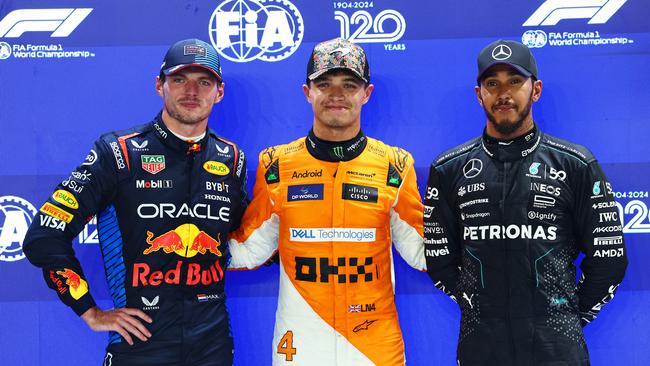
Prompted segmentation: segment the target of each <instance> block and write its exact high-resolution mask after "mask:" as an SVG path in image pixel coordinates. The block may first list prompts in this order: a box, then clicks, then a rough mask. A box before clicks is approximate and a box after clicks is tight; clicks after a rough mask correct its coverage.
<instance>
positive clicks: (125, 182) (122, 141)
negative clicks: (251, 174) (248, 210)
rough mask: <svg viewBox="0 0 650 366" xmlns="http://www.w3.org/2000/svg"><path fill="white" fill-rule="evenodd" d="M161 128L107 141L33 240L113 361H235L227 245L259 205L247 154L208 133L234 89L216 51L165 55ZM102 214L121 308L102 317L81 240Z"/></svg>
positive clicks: (32, 254)
mask: <svg viewBox="0 0 650 366" xmlns="http://www.w3.org/2000/svg"><path fill="white" fill-rule="evenodd" d="M156 91H157V92H158V94H159V95H160V96H161V97H162V99H163V109H162V112H161V113H160V114H159V115H158V116H156V117H155V118H154V119H153V121H151V122H150V123H147V124H144V125H140V126H137V127H133V128H131V129H128V130H125V131H117V132H110V133H107V134H104V135H102V136H101V137H100V138H99V139H98V140H97V141H96V142H95V145H94V147H93V148H92V150H91V151H90V153H89V154H88V156H87V158H86V160H85V161H84V162H83V163H81V165H79V166H78V167H77V168H76V169H75V170H74V171H73V172H72V173H71V175H70V176H69V177H68V178H66V179H65V180H64V181H63V182H61V183H60V184H59V185H58V186H57V187H56V189H55V192H54V193H53V194H52V196H51V197H50V198H49V199H48V200H47V202H45V204H44V205H43V206H42V207H41V209H40V212H39V213H38V215H37V216H38V217H37V218H35V220H34V222H33V224H32V226H31V227H30V229H29V231H28V233H27V236H26V238H25V242H24V249H25V253H26V255H27V257H28V259H29V260H30V262H32V263H33V264H34V265H36V266H38V267H41V268H42V269H43V274H44V277H45V281H46V283H47V285H48V286H49V287H50V288H52V289H54V290H55V291H56V292H57V294H58V296H59V297H60V299H61V300H62V301H63V302H64V303H65V304H66V305H68V306H70V307H71V308H72V310H74V311H75V313H77V314H78V315H79V316H81V318H82V319H83V320H84V321H85V322H86V323H87V324H88V326H89V327H90V328H91V329H93V330H95V331H111V333H110V337H109V345H108V347H107V353H106V356H105V359H104V364H105V365H113V366H115V365H118V366H119V365H193V366H196V365H206V366H207V365H232V358H233V341H232V336H231V334H230V326H229V319H228V313H227V311H226V307H225V302H224V299H225V296H224V292H223V291H224V276H225V272H224V271H225V269H226V267H227V260H228V257H229V253H228V246H227V240H228V235H229V233H230V232H231V231H233V230H234V229H236V228H237V227H238V225H239V220H240V218H241V215H242V213H243V211H244V210H245V207H246V205H247V203H248V198H247V195H246V191H245V180H246V161H245V157H244V153H243V151H241V150H240V149H239V148H238V147H237V145H235V144H233V143H232V142H229V141H227V140H225V139H223V138H221V137H219V136H217V134H216V133H215V132H214V131H212V130H211V129H210V128H208V116H209V114H210V112H211V111H212V107H213V106H214V105H215V104H216V103H218V102H219V101H221V99H222V98H223V95H224V84H223V81H222V76H221V67H220V60H219V56H218V54H217V53H216V51H215V50H214V48H213V47H212V46H210V45H209V44H207V43H205V42H203V41H200V40H197V39H188V40H183V41H180V42H177V43H175V44H174V45H172V46H171V48H170V49H169V51H168V52H167V54H166V56H165V61H164V63H163V65H162V67H161V71H160V76H159V77H158V79H157V81H156ZM95 214H97V226H98V234H99V240H100V244H101V251H102V256H103V260H104V267H105V270H106V277H107V281H108V285H109V290H110V292H111V296H112V298H113V303H114V306H115V308H114V309H112V310H107V311H105V310H101V309H99V308H98V307H97V306H96V304H95V301H94V300H93V298H92V296H91V294H90V292H89V289H88V283H87V280H86V276H85V275H84V272H83V270H82V268H81V266H80V263H79V261H78V260H77V258H76V257H75V253H74V251H73V248H72V245H71V241H72V238H74V237H75V236H76V235H77V234H78V233H79V232H80V231H81V230H82V229H83V227H84V225H85V224H86V223H87V221H88V220H89V219H90V218H92V216H93V215H95Z"/></svg>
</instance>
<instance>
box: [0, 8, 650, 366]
mask: <svg viewBox="0 0 650 366" xmlns="http://www.w3.org/2000/svg"><path fill="white" fill-rule="evenodd" d="M247 14H248V15H247ZM227 16H232V17H234V18H233V19H237V21H231V22H226V21H224V19H226V17H227ZM649 16H650V4H648V2H647V1H646V0H547V1H544V0H531V1H512V0H492V1H478V0H465V1H422V0H400V1H388V0H374V1H347V0H342V1H326V0H213V1H203V0H193V1H190V0H184V1H160V0H158V1H154V0H143V1H138V2H133V1H126V0H113V1H101V2H100V1H94V0H56V1H55V0H38V1H33V0H20V1H14V0H0V126H1V127H2V128H1V133H0V360H1V361H0V364H3V365H5V364H6V365H42V364H54V365H64V364H65V365H98V364H100V362H101V360H102V357H103V348H104V347H105V344H106V340H107V336H106V334H103V333H93V332H92V331H90V330H89V329H88V328H87V327H86V325H85V324H84V323H83V321H81V320H80V319H79V318H78V317H77V316H76V315H74V314H73V312H72V311H71V310H69V309H67V308H66V307H65V306H64V305H62V304H61V303H60V302H59V301H58V299H57V297H56V295H55V293H54V291H51V290H49V289H47V288H46V286H45V284H44V281H43V279H42V276H41V272H40V270H37V269H36V268H34V267H32V266H31V265H30V264H29V263H28V262H27V260H26V259H24V255H23V253H22V239H23V237H24V234H25V230H26V228H27V226H28V225H29V223H30V222H31V220H32V218H33V216H34V213H35V207H36V208H38V207H40V205H41V204H42V202H43V201H44V200H45V199H46V197H47V196H48V195H49V194H50V193H51V190H52V189H53V188H54V186H55V185H56V184H57V183H58V182H60V181H61V180H62V179H65V178H66V177H67V176H68V174H69V172H70V170H71V169H72V168H73V167H75V166H76V165H77V164H78V163H79V162H81V161H82V160H83V159H84V158H85V156H86V154H87V152H88V151H89V149H90V147H91V142H92V141H94V140H95V139H96V138H97V137H98V136H99V134H100V133H102V132H104V131H108V130H115V129H122V128H126V127H129V126H131V125H134V124H139V123H143V122H146V121H148V120H150V119H151V118H152V117H153V116H154V115H155V114H156V113H157V112H158V111H159V109H160V107H161V101H160V99H159V97H158V96H157V95H156V93H155V90H154V82H155V76H156V75H157V73H158V71H159V67H160V63H161V62H162V57H163V55H164V52H165V51H166V49H167V47H168V46H169V45H170V44H171V43H173V42H175V41H177V40H179V39H183V38H190V37H198V38H201V39H204V40H206V41H209V42H213V44H215V46H216V47H218V49H219V51H220V53H221V54H222V56H223V69H224V79H225V83H226V96H225V99H224V100H223V102H221V103H220V104H218V105H217V106H216V108H215V109H214V111H213V113H212V116H211V117H210V125H211V127H212V128H214V129H215V130H216V131H217V132H218V133H220V134H221V135H223V136H225V137H227V138H229V139H232V140H234V141H236V142H238V143H239V144H240V145H241V146H242V147H243V148H244V149H245V150H246V151H247V152H248V154H249V156H250V157H254V156H255V155H256V154H257V152H259V151H260V150H261V149H262V148H264V147H266V146H268V145H275V144H279V143H283V142H287V141H290V140H293V139H295V138H297V137H299V136H301V135H305V134H306V132H307V131H308V129H309V128H310V126H311V121H312V115H311V108H310V106H309V104H308V103H307V102H306V101H305V99H304V96H303V94H302V91H301V85H302V83H303V82H304V80H305V69H306V63H307V59H308V56H309V53H310V51H311V49H312V47H313V46H314V44H315V43H317V42H319V41H322V40H325V39H329V38H333V37H336V36H344V37H347V38H351V39H354V40H355V41H356V42H359V43H361V44H362V45H363V46H364V48H366V50H367V52H368V55H369V59H370V63H371V72H372V81H373V83H374V84H375V92H374V93H373V96H372V99H371V101H370V102H369V103H368V104H367V105H366V107H365V108H364V110H363V114H362V127H363V129H364V131H365V132H366V133H367V134H368V135H370V136H373V137H376V138H378V139H380V140H383V141H385V142H386V143H389V144H393V145H399V146H402V147H404V148H406V149H407V150H409V151H411V152H412V153H413V155H414V157H415V159H416V167H417V173H418V180H419V182H420V187H421V188H422V187H423V184H424V182H425V181H426V174H427V170H428V168H427V167H428V165H429V163H430V161H431V160H432V159H433V158H434V157H435V156H436V155H437V154H438V153H440V152H441V151H443V150H445V149H447V148H450V147H452V146H454V145H457V144H459V143H461V142H463V141H466V140H468V139H470V138H471V137H473V136H476V135H478V134H479V133H480V132H481V130H482V128H483V126H484V124H485V117H484V115H483V111H482V109H481V108H480V107H479V105H478V103H477V102H476V97H475V95H474V91H473V87H474V84H475V76H476V64H475V62H476V61H475V60H476V55H477V54H478V51H479V50H480V49H481V48H482V47H483V46H485V45H486V44H488V43H489V42H491V41H493V40H494V39H496V38H507V39H515V40H520V41H524V42H526V43H527V44H528V45H529V46H530V47H532V48H533V52H534V54H535V56H536V59H537V63H538V65H539V69H540V79H541V80H542V81H543V83H544V89H543V93H542V98H541V101H540V102H538V103H537V104H536V105H535V106H534V117H535V120H536V121H537V122H538V124H539V125H540V127H541V129H542V130H544V131H546V132H548V133H551V134H554V135H557V136H560V137H562V138H565V139H568V140H572V141H574V142H577V143H581V144H584V145H586V146H588V147H589V148H590V149H591V150H592V151H593V152H594V154H595V155H596V156H597V157H598V158H599V160H600V162H601V163H602V165H603V167H604V170H605V172H606V173H607V175H608V176H609V178H610V180H611V181H612V183H613V186H614V189H615V191H616V198H617V202H618V203H619V209H620V210H621V216H622V217H623V220H624V225H625V232H626V240H627V244H628V253H629V256H630V266H629V268H628V272H627V276H626V278H625V280H624V282H623V284H622V285H621V287H620V289H619V292H618V294H617V295H616V299H615V300H614V301H612V303H610V304H609V305H608V306H606V307H605V308H604V310H603V312H602V313H601V315H600V317H599V318H598V319H597V321H596V322H594V323H592V324H590V325H589V326H588V327H587V328H586V330H585V332H586V336H587V343H588V345H589V350H590V354H591V355H592V362H593V365H644V366H645V365H648V364H650V352H649V351H648V350H649V349H650V347H649V345H648V343H650V337H647V333H648V329H650V316H649V315H648V314H649V313H648V312H647V311H646V310H647V308H648V305H649V304H650V291H649V290H650V281H648V279H649V278H650V277H649V274H648V272H649V271H650V267H649V266H647V265H646V266H644V265H642V263H641V260H642V258H644V257H646V256H648V255H649V254H650V249H649V248H648V247H645V246H644V245H648V244H647V241H648V238H649V237H650V215H649V213H648V206H649V205H650V198H648V191H649V190H650V158H649V157H650V144H648V138H649V137H650V103H649V102H648V101H650V88H648V85H650V22H649V21H648V18H649ZM247 29H248V31H247ZM218 34H221V35H220V36H219V37H218V36H217V35H218ZM254 165H255V163H254V161H251V163H250V164H249V169H250V170H251V171H250V172H249V176H250V177H253V176H254V174H252V173H253V171H254V169H255V166H254ZM252 183H253V182H249V185H252ZM74 245H75V250H76V252H77V255H78V256H79V258H80V260H81V262H82V264H83V266H84V268H85V272H86V274H87V275H88V277H89V284H90V288H91V292H92V293H93V295H94V297H95V299H97V300H98V302H99V304H100V305H101V306H102V307H104V308H108V307H110V306H112V305H111V303H110V297H109V294H108V291H107V289H106V281H105V278H104V272H103V269H102V266H101V258H100V253H99V248H98V245H97V236H96V231H95V225H94V223H93V222H91V223H90V224H89V225H88V226H87V228H86V229H85V230H84V231H83V232H82V233H81V234H80V235H79V238H78V239H77V240H75V244H74ZM277 282H278V267H277V266H273V267H264V268H261V269H259V270H257V271H251V272H230V273H229V274H228V281H227V286H226V287H227V293H228V295H229V298H228V307H229V310H230V312H231V315H232V328H233V333H234V336H235V342H236V351H235V364H236V365H268V364H270V355H271V352H272V345H271V339H272V330H273V322H274V314H275V307H276V299H277ZM396 301H397V305H398V310H399V314H400V323H401V325H402V329H403V331H404V338H405V342H406V354H407V360H408V363H409V364H410V365H455V364H456V363H455V357H454V355H455V344H456V339H457V334H458V323H459V312H458V309H457V307H456V305H455V304H453V303H452V302H451V301H450V300H448V299H447V298H446V297H444V296H443V295H442V294H441V293H440V292H438V291H437V290H435V289H434V287H433V285H432V284H431V283H430V281H429V280H428V277H427V276H426V275H425V274H422V273H418V272H416V271H414V270H412V269H410V268H409V267H408V266H406V265H405V264H404V262H403V261H402V260H401V259H400V258H399V257H398V256H396Z"/></svg>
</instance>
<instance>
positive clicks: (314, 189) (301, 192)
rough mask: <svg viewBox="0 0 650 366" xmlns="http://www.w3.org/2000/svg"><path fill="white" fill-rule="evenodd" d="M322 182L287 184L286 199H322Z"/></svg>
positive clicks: (290, 200)
mask: <svg viewBox="0 0 650 366" xmlns="http://www.w3.org/2000/svg"><path fill="white" fill-rule="evenodd" d="M323 189H324V187H323V184H301V185H295V186H289V187H288V190H287V201H289V202H292V201H320V200H322V199H323Z"/></svg>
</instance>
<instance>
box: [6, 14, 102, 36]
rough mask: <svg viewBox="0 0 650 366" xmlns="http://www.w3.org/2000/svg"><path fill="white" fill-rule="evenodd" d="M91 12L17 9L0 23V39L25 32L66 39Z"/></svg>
mask: <svg viewBox="0 0 650 366" xmlns="http://www.w3.org/2000/svg"><path fill="white" fill-rule="evenodd" d="M92 11H93V9H92V8H76V9H75V8H64V9H17V10H14V11H12V12H11V13H9V14H7V16H5V17H4V18H3V19H2V21H0V38H1V37H4V38H18V37H20V36H22V34H23V33H25V32H51V34H50V37H67V36H69V35H70V33H72V32H73V31H74V30H75V29H76V28H77V27H78V26H79V24H81V22H82V21H83V20H84V19H86V17H87V16H88V14H90V12H92Z"/></svg>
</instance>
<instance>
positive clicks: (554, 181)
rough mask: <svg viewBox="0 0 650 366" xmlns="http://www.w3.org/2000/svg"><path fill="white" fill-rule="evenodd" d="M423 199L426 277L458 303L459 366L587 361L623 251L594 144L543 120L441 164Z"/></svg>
mask: <svg viewBox="0 0 650 366" xmlns="http://www.w3.org/2000/svg"><path fill="white" fill-rule="evenodd" d="M424 201H425V219H424V221H425V222H424V233H425V249H426V250H425V252H426V253H425V254H426V259H427V269H428V272H429V275H430V277H431V278H432V280H433V282H434V283H435V285H436V287H438V288H439V289H441V290H443V291H444V292H445V293H446V294H448V295H450V296H452V298H453V299H454V300H455V301H457V302H458V304H459V305H460V309H461V325H460V336H459V341H458V352H457V353H458V361H459V363H460V365H461V366H470V365H472V366H473V365H500V366H504V365H516V366H526V365H588V364H589V356H588V352H587V347H586V344H585V341H584V336H583V332H582V326H584V325H585V324H586V323H588V322H590V321H592V320H593V319H594V318H595V317H596V315H597V313H598V312H599V311H600V309H601V307H602V306H603V305H604V304H605V303H607V302H608V301H609V300H611V299H612V298H613V297H614V292H615V291H616V288H617V287H618V285H619V283H620V282H621V280H622V279H623V275H624V273H625V268H626V266H627V257H626V253H625V244H624V240H623V232H622V225H621V217H620V215H619V210H618V208H617V206H616V203H615V202H614V197H613V193H612V188H611V185H610V183H609V182H608V181H607V178H606V177H605V174H604V173H603V172H602V170H601V168H600V166H599V165H598V162H597V161H596V159H595V158H594V157H593V155H592V154H591V153H590V152H589V151H588V150H587V149H586V148H584V147H582V146H579V145H576V144H572V143H570V142H567V141H564V140H561V139H558V138H556V137H553V136H549V135H547V134H544V133H542V132H540V131H538V130H537V128H536V127H535V128H534V129H533V130H532V131H531V132H529V133H527V134H526V135H524V136H521V137H519V138H517V139H515V140H514V141H509V142H507V143H504V142H499V141H497V140H494V139H492V138H490V137H489V136H487V135H486V134H485V133H484V134H483V136H482V137H478V138H476V139H474V140H471V141H469V142H467V143H465V144H463V145H460V146H458V147H456V148H454V149H452V150H449V151H448V152H445V153H443V154H442V155H440V156H439V157H438V158H437V159H436V160H435V161H434V163H433V164H432V166H431V170H430V173H429V180H428V186H427V192H426V195H425V200H424ZM580 252H582V253H584V255H585V257H584V259H583V260H582V262H581V265H580V268H581V270H582V278H581V279H580V281H579V283H578V284H577V286H576V268H575V265H574V261H575V260H576V258H577V256H578V254H579V253H580Z"/></svg>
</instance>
